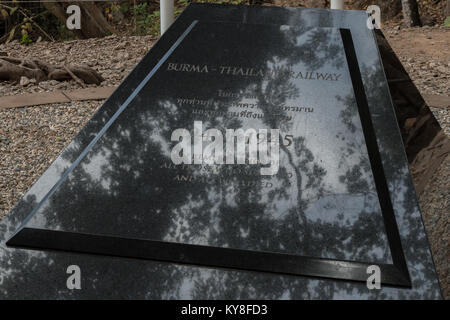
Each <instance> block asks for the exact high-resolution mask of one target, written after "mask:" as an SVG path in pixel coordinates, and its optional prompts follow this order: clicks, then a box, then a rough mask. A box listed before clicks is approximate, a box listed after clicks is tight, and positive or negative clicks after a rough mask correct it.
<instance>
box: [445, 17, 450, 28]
mask: <svg viewBox="0 0 450 320" xmlns="http://www.w3.org/2000/svg"><path fill="white" fill-rule="evenodd" d="M444 26H445V27H450V17H447V19H445V21H444Z"/></svg>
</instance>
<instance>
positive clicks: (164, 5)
mask: <svg viewBox="0 0 450 320" xmlns="http://www.w3.org/2000/svg"><path fill="white" fill-rule="evenodd" d="M159 6H160V10H159V12H160V16H161V35H162V34H163V33H164V32H166V30H167V29H168V28H169V27H170V25H171V24H172V22H173V13H174V6H173V0H160V1H159Z"/></svg>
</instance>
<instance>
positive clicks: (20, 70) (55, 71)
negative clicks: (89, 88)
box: [0, 56, 104, 85]
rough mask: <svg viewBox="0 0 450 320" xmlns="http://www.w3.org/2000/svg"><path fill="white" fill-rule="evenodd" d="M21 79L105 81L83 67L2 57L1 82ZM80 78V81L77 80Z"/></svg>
mask: <svg viewBox="0 0 450 320" xmlns="http://www.w3.org/2000/svg"><path fill="white" fill-rule="evenodd" d="M21 77H27V78H29V79H36V81H37V82H40V81H45V80H58V81H64V80H70V79H75V80H76V81H77V82H79V83H80V80H81V81H83V82H84V83H86V84H97V85H98V84H100V83H101V82H102V81H104V79H103V78H102V76H101V75H100V74H99V73H98V72H97V71H95V70H94V69H92V68H90V67H88V66H83V65H51V64H48V63H46V62H43V61H40V60H36V59H19V58H13V57H2V56H0V80H13V81H20V78H21ZM77 78H78V80H77Z"/></svg>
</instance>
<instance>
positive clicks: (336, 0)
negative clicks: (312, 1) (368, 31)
mask: <svg viewBox="0 0 450 320" xmlns="http://www.w3.org/2000/svg"><path fill="white" fill-rule="evenodd" d="M331 9H340V10H343V9H344V0H331Z"/></svg>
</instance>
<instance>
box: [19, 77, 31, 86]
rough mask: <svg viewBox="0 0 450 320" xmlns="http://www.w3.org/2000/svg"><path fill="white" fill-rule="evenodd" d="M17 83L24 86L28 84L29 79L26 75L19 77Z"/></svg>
mask: <svg viewBox="0 0 450 320" xmlns="http://www.w3.org/2000/svg"><path fill="white" fill-rule="evenodd" d="M19 84H20V85H21V86H22V87H26V86H27V85H29V84H30V79H28V78H27V77H20V82H19Z"/></svg>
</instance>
